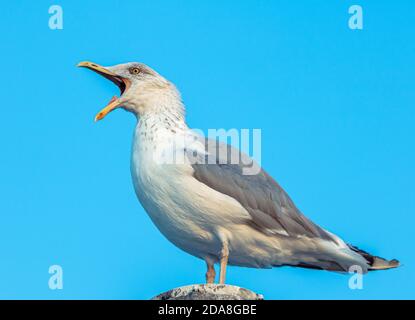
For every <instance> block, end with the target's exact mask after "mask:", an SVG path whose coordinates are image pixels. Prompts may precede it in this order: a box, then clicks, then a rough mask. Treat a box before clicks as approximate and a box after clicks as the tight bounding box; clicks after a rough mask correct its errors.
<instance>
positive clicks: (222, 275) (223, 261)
mask: <svg viewBox="0 0 415 320" xmlns="http://www.w3.org/2000/svg"><path fill="white" fill-rule="evenodd" d="M228 257H229V249H228V244H227V243H226V242H225V243H224V244H223V247H222V252H221V257H220V275H219V283H220V284H224V283H225V277H226V266H227V265H228Z"/></svg>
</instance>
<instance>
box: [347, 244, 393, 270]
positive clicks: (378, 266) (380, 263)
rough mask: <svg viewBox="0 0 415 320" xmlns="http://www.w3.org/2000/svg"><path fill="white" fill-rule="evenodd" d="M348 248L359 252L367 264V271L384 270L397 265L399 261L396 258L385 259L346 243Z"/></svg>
mask: <svg viewBox="0 0 415 320" xmlns="http://www.w3.org/2000/svg"><path fill="white" fill-rule="evenodd" d="M348 246H349V248H350V249H351V250H352V251H354V252H356V253H358V254H360V255H361V256H362V257H363V258H365V260H366V261H367V262H368V264H369V268H368V271H375V270H386V269H392V268H397V267H399V261H398V260H396V259H392V260H387V259H384V258H381V257H378V256H373V255H371V254H370V253H368V252H366V251H363V250H361V249H359V248H357V247H355V246H352V245H350V244H348Z"/></svg>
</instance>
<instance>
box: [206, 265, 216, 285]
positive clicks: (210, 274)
mask: <svg viewBox="0 0 415 320" xmlns="http://www.w3.org/2000/svg"><path fill="white" fill-rule="evenodd" d="M206 265H207V271H206V283H214V282H215V276H216V272H215V265H214V264H213V262H212V261H210V260H206Z"/></svg>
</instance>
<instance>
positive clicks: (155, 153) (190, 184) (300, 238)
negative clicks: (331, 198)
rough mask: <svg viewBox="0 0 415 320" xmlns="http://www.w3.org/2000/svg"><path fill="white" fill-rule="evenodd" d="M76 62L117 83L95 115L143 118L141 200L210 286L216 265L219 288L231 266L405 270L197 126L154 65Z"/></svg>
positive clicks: (138, 162)
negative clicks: (343, 233) (330, 227)
mask: <svg viewBox="0 0 415 320" xmlns="http://www.w3.org/2000/svg"><path fill="white" fill-rule="evenodd" d="M78 66H79V67H84V68H87V69H90V70H93V71H94V72H96V73H98V74H100V75H101V76H103V77H105V78H106V79H108V80H110V81H112V82H113V83H114V84H116V85H117V86H118V87H119V89H120V97H117V96H114V97H113V98H112V99H111V100H110V102H109V103H108V105H107V106H106V107H105V108H103V109H102V110H101V111H100V112H98V114H97V115H96V117H95V121H98V120H101V119H103V118H104V117H105V116H106V115H107V114H108V113H110V112H111V111H113V110H115V109H117V108H122V109H124V110H126V111H129V112H131V113H132V114H134V115H135V116H136V118H137V125H136V128H135V130H134V136H133V144H132V154H131V175H132V180H133V184H134V189H135V192H136V195H137V197H138V200H139V201H140V203H141V205H142V207H143V208H144V209H145V211H146V212H147V214H148V215H149V216H150V218H151V220H152V221H153V223H154V224H155V225H156V227H157V228H158V229H159V230H160V232H161V233H162V234H163V235H164V236H165V237H166V238H167V239H168V240H169V241H171V242H172V243H173V244H174V245H176V246H177V247H179V248H180V249H182V250H184V251H185V252H187V253H189V254H191V255H193V256H195V257H198V258H200V259H202V260H204V261H205V262H206V265H207V272H206V282H207V283H214V282H215V277H216V272H215V264H219V266H220V274H219V283H220V284H223V283H225V277H226V268H227V265H234V266H243V267H252V268H272V267H281V266H292V267H302V268H311V269H320V270H329V271H335V272H340V273H346V272H350V270H351V268H355V269H354V270H358V272H361V273H362V274H363V273H367V272H368V271H372V270H383V269H390V268H395V267H398V266H399V261H398V260H395V259H393V260H387V259H384V258H381V257H378V256H374V255H371V254H369V253H368V252H366V251H363V250H361V249H359V248H357V247H356V246H353V245H350V244H348V243H346V242H344V241H343V240H342V239H340V238H339V237H338V236H336V235H334V234H333V233H330V232H329V231H327V230H325V229H323V228H321V227H320V226H318V225H317V224H315V223H313V222H312V221H311V220H310V219H308V218H307V217H306V216H304V215H303V214H302V213H301V212H300V210H299V209H298V208H297V207H296V206H295V204H294V203H293V201H292V200H291V198H290V197H289V196H288V194H287V193H286V192H285V191H284V190H283V189H282V188H281V187H280V185H279V184H278V183H277V182H276V181H275V180H274V179H273V178H272V177H271V176H270V175H269V174H268V173H267V172H265V171H264V170H263V169H262V168H261V167H260V166H259V165H258V164H257V163H256V162H255V161H254V160H253V159H251V158H250V157H249V156H248V155H246V154H245V153H242V152H240V151H239V150H238V149H236V148H234V147H232V146H230V145H228V144H226V143H222V142H219V141H217V140H213V139H207V138H206V137H204V136H202V135H200V134H197V133H195V131H194V130H192V129H190V128H189V127H188V125H187V124H186V121H185V108H184V104H183V102H182V99H181V95H180V93H179V91H178V90H177V89H176V87H175V86H174V84H173V83H171V82H170V81H168V80H167V79H165V78H164V77H163V76H161V75H160V74H158V73H157V72H156V71H154V70H153V69H152V68H150V67H148V66H147V65H145V64H143V63H137V62H130V63H125V64H119V65H115V66H109V67H103V66H101V65H98V64H96V63H93V62H88V61H84V62H81V63H79V64H78ZM234 156H236V158H234ZM235 159H237V161H235ZM255 167H256V168H257V170H254V174H252V172H248V173H249V174H247V171H249V170H245V169H249V168H255ZM356 268H357V269H356Z"/></svg>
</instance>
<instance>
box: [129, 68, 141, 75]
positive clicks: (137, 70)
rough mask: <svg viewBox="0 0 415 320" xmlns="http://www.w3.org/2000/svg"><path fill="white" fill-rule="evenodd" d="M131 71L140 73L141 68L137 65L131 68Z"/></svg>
mask: <svg viewBox="0 0 415 320" xmlns="http://www.w3.org/2000/svg"><path fill="white" fill-rule="evenodd" d="M130 73H131V74H139V73H140V69H139V68H137V67H132V68H130Z"/></svg>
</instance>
